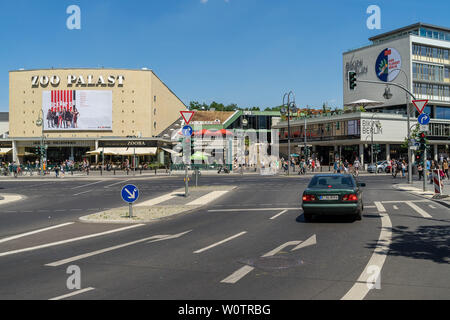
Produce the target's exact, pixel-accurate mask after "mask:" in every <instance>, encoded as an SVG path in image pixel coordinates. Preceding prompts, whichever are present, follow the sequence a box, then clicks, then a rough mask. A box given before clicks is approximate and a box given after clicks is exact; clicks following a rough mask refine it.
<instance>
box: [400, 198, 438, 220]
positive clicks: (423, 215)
mask: <svg viewBox="0 0 450 320" xmlns="http://www.w3.org/2000/svg"><path fill="white" fill-rule="evenodd" d="M406 204H407V205H408V206H410V207H411V208H413V209H414V210H415V211H416V212H417V213H418V214H420V215H421V216H422V217H424V218H432V216H430V215H429V214H428V213H427V212H426V211H425V210H423V209H422V208H420V207H418V206H417V205H415V204H414V203H412V202H411V201H407V202H406Z"/></svg>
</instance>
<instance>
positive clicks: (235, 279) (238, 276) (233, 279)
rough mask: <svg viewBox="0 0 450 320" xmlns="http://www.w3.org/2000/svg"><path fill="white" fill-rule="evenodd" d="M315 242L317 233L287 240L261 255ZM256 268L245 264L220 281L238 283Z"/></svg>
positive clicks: (268, 255)
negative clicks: (298, 239) (299, 239)
mask: <svg viewBox="0 0 450 320" xmlns="http://www.w3.org/2000/svg"><path fill="white" fill-rule="evenodd" d="M302 243H304V245H303V246H301V244H302ZM313 244H316V235H313V236H312V237H310V238H309V239H307V240H306V241H289V242H286V243H284V244H282V245H281V246H279V247H277V248H275V249H273V250H271V251H269V252H267V253H266V254H265V255H263V256H261V257H262V258H267V257H273V256H274V255H276V254H277V253H279V252H280V251H281V250H283V249H284V248H286V247H289V246H297V247H295V248H294V249H292V251H295V250H298V249H300V248H304V247H307V246H310V245H313ZM254 269H255V268H254V267H251V266H244V267H242V268H240V269H238V270H237V271H235V272H234V273H233V274H231V275H230V276H228V277H227V278H225V279H223V280H222V281H220V282H221V283H236V282H238V281H239V280H240V279H242V278H243V277H245V276H246V275H247V274H248V273H250V272H252V271H253V270H254Z"/></svg>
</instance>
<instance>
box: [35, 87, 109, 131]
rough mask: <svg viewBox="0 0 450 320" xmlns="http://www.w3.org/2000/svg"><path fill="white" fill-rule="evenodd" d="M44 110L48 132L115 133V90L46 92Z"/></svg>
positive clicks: (43, 98)
mask: <svg viewBox="0 0 450 320" xmlns="http://www.w3.org/2000/svg"><path fill="white" fill-rule="evenodd" d="M42 108H43V112H44V130H46V131H95V130H98V131H109V130H112V91H106V90H102V91H96V90H52V91H44V92H43V94H42Z"/></svg>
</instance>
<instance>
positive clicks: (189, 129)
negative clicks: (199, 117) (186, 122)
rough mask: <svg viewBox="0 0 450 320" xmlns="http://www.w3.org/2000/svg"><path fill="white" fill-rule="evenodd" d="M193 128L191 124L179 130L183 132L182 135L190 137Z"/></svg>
mask: <svg viewBox="0 0 450 320" xmlns="http://www.w3.org/2000/svg"><path fill="white" fill-rule="evenodd" d="M193 131H194V130H193V129H192V127H191V126H184V127H183V129H182V130H181V132H183V136H185V137H190V136H192V133H193Z"/></svg>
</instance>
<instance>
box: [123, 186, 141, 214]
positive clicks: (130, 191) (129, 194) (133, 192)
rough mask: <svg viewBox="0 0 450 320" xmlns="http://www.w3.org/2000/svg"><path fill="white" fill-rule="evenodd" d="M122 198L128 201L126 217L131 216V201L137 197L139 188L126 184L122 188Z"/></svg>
mask: <svg viewBox="0 0 450 320" xmlns="http://www.w3.org/2000/svg"><path fill="white" fill-rule="evenodd" d="M121 194H122V200H123V201H125V202H127V203H128V217H129V218H130V219H131V218H133V202H135V201H137V199H138V198H139V189H138V188H137V187H136V186H134V185H132V184H129V185H126V186H124V187H123V188H122V193H121Z"/></svg>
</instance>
